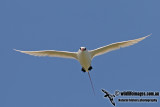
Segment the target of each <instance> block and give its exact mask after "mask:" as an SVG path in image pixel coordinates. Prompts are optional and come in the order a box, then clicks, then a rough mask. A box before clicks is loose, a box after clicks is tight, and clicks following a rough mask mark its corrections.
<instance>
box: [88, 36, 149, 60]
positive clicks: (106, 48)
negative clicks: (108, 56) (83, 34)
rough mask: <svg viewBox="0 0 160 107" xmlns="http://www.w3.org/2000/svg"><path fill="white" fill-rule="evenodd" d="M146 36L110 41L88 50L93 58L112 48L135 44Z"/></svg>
mask: <svg viewBox="0 0 160 107" xmlns="http://www.w3.org/2000/svg"><path fill="white" fill-rule="evenodd" d="M150 35H151V34H150ZM150 35H148V36H150ZM148 36H145V37H142V38H138V39H134V40H129V41H122V42H117V43H112V44H109V45H107V46H104V47H100V48H97V49H95V50H91V51H89V52H90V54H91V58H93V57H95V56H98V55H102V54H104V53H107V52H110V51H113V50H116V49H119V48H123V47H127V46H130V45H133V44H136V43H138V42H140V41H142V40H143V39H145V38H146V37H148Z"/></svg>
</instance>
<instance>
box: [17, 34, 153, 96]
mask: <svg viewBox="0 0 160 107" xmlns="http://www.w3.org/2000/svg"><path fill="white" fill-rule="evenodd" d="M150 35H151V34H150ZM150 35H148V36H150ZM148 36H145V37H142V38H138V39H134V40H128V41H122V42H116V43H112V44H109V45H106V46H103V47H100V48H97V49H94V50H87V49H86V47H80V49H79V50H78V52H68V51H56V50H42V51H21V50H16V49H14V50H15V51H19V52H21V53H25V54H29V55H33V56H49V57H62V58H72V59H76V60H78V61H79V62H80V64H81V66H82V69H81V70H82V71H83V72H88V75H89V78H90V82H91V85H92V89H93V92H94V87H93V84H92V80H91V77H90V74H89V71H90V70H91V69H92V66H91V61H92V59H93V58H94V57H95V56H98V55H102V54H104V53H108V52H110V51H113V50H117V49H120V48H123V47H127V46H130V45H134V44H136V43H138V42H140V41H142V40H143V39H145V38H147V37H148ZM94 94H95V92H94Z"/></svg>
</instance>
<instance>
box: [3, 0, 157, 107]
mask: <svg viewBox="0 0 160 107" xmlns="http://www.w3.org/2000/svg"><path fill="white" fill-rule="evenodd" d="M159 4H160V1H159V0H0V49H1V51H0V107H82V106H83V107H98V106H99V107H113V106H112V105H111V103H110V102H109V100H108V99H104V98H103V96H104V94H103V93H102V92H101V89H102V88H104V89H105V90H107V91H109V92H110V93H111V94H114V92H115V90H119V91H127V90H132V91H160V85H159V81H160V78H159V76H160V66H159V64H160V57H159V55H160V48H159V46H160V42H159V39H160V6H159ZM150 33H152V36H150V37H148V38H147V39H145V40H143V41H142V42H140V43H138V44H136V45H133V46H130V47H127V48H123V49H120V50H116V51H112V52H109V53H107V54H105V55H102V56H99V57H96V58H95V59H93V61H92V66H93V70H92V71H91V72H90V75H91V77H92V81H93V84H94V87H95V93H96V96H94V94H93V92H92V88H91V84H90V81H89V78H88V74H87V73H83V72H82V71H81V66H80V64H79V62H78V61H76V60H72V59H63V58H50V57H34V56H29V55H26V54H22V53H19V52H16V51H14V50H13V49H14V48H15V49H19V50H52V49H53V50H61V51H74V52H76V51H78V49H79V48H80V47H81V46H85V47H87V49H88V50H91V49H95V48H98V47H101V46H105V45H107V44H110V43H114V42H120V41H125V40H131V39H136V38H140V37H143V36H146V35H148V34H150ZM118 98H126V97H116V98H115V102H116V104H117V106H118V107H128V106H130V107H135V106H136V107H142V106H145V107H150V106H152V107H158V106H160V103H159V102H158V103H120V102H118V101H117V100H118ZM130 98H133V97H130ZM147 98H155V97H147ZM156 98H158V100H160V98H159V97H156Z"/></svg>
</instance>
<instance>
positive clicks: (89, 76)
mask: <svg viewBox="0 0 160 107" xmlns="http://www.w3.org/2000/svg"><path fill="white" fill-rule="evenodd" d="M88 76H89V79H90V82H91V86H92V90H93V93H94V95H95V91H94V87H93V83H92V80H91V76H90V74H89V72H88Z"/></svg>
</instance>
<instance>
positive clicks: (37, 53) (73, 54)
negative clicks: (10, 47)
mask: <svg viewBox="0 0 160 107" xmlns="http://www.w3.org/2000/svg"><path fill="white" fill-rule="evenodd" d="M14 50H15V51H18V52H21V53H25V54H29V55H33V56H49V57H62V58H73V59H77V53H76V52H67V51H55V50H43V51H20V50H16V49H14Z"/></svg>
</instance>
